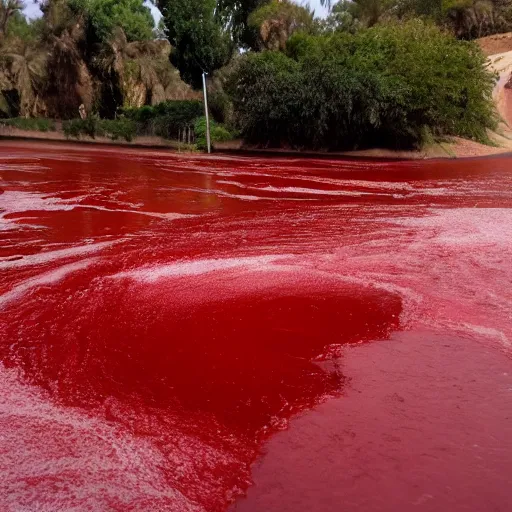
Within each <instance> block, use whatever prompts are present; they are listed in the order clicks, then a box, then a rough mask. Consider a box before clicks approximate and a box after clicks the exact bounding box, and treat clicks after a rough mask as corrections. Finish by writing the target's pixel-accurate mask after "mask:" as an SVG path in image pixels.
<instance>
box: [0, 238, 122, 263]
mask: <svg viewBox="0 0 512 512" xmlns="http://www.w3.org/2000/svg"><path fill="white" fill-rule="evenodd" d="M115 243H117V241H112V242H98V243H95V244H89V245H80V246H78V247H69V248H67V249H58V250H56V251H45V252H40V253H37V254H29V255H26V256H21V257H20V258H18V259H13V258H12V257H9V258H7V259H4V260H3V261H2V260H1V259H0V270H3V269H9V268H19V267H27V266H32V265H42V264H44V263H49V262H51V261H57V260H61V259H65V258H71V257H75V256H84V255H86V254H91V253H93V252H98V251H101V250H102V249H105V248H107V247H111V246H112V245H114V244H115Z"/></svg>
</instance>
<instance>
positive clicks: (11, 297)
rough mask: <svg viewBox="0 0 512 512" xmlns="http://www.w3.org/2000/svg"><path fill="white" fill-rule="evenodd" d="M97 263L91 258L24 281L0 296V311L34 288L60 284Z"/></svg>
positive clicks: (95, 259)
mask: <svg viewBox="0 0 512 512" xmlns="http://www.w3.org/2000/svg"><path fill="white" fill-rule="evenodd" d="M96 261H97V258H90V259H87V260H82V261H79V262H76V263H69V264H68V265H63V266H61V267H59V268H57V269H55V270H51V271H50V272H45V273H43V274H39V275H37V276H35V277H31V278H30V279H26V280H24V281H22V282H21V283H19V284H17V285H15V286H14V288H11V289H10V290H9V291H8V292H6V293H4V294H2V295H0V309H2V308H3V307H5V306H6V305H8V304H9V303H11V302H13V301H15V300H18V299H19V298H20V297H22V296H23V295H25V294H26V293H28V292H29V291H31V290H33V289H34V288H38V287H41V286H47V285H52V284H55V283H58V282H59V281H62V279H64V278H65V277H67V276H68V275H70V274H72V273H73V272H77V271H79V270H83V269H85V268H87V267H89V266H90V265H92V264H93V263H95V262H96Z"/></svg>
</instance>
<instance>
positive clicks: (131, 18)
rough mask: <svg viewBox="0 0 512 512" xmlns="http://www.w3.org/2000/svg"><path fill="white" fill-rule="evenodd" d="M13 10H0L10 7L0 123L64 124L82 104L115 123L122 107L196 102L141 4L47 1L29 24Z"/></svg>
mask: <svg viewBox="0 0 512 512" xmlns="http://www.w3.org/2000/svg"><path fill="white" fill-rule="evenodd" d="M14 4H15V2H12V0H1V4H0V5H2V6H4V7H5V6H7V5H10V6H11V8H9V9H10V10H9V13H10V14H9V16H8V20H7V22H6V24H5V31H4V32H3V34H1V33H0V36H1V37H0V115H2V116H3V117H15V116H18V115H20V116H22V117H29V116H33V117H41V116H48V117H59V118H63V119H68V118H72V117H77V116H78V109H79V107H80V105H84V107H85V111H86V113H88V114H91V113H99V114H100V115H101V116H102V117H114V116H115V113H116V111H117V109H118V108H119V107H123V106H124V107H130V106H132V107H139V106H142V105H144V104H156V103H160V102H162V101H165V100H170V99H186V98H193V97H195V96H196V94H195V93H194V92H193V91H192V90H191V89H190V87H189V86H187V85H186V84H185V83H183V82H182V81H181V79H180V77H179V73H178V71H177V70H176V69H175V68H174V67H173V66H172V65H171V63H170V62H169V55H170V53H171V47H170V45H169V43H168V41H165V40H153V38H152V30H153V24H154V22H153V18H152V16H151V13H150V11H149V9H148V8H147V7H146V6H145V5H144V1H143V0H116V1H114V0H112V1H111V0H107V1H104V0H101V1H100V0H46V1H45V2H42V3H41V9H42V11H43V16H42V18H41V19H39V20H36V21H34V22H30V23H29V22H27V20H26V19H25V18H24V17H23V16H22V15H21V14H20V9H21V7H22V4H21V2H17V3H16V6H17V7H16V9H14V7H15V5H14ZM5 8H6V7H5ZM5 8H3V9H4V10H3V11H1V12H4V14H5V13H6V12H7V11H6V10H5ZM1 12H0V14H1ZM0 18H1V16H0ZM134 39H136V40H134Z"/></svg>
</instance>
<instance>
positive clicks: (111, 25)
mask: <svg viewBox="0 0 512 512" xmlns="http://www.w3.org/2000/svg"><path fill="white" fill-rule="evenodd" d="M84 10H85V11H86V12H87V13H88V16H89V23H90V24H91V25H92V27H93V30H94V32H95V36H96V37H97V38H98V39H99V40H100V41H103V42H104V41H107V40H108V39H109V38H110V37H111V36H112V34H113V33H114V29H115V28H116V27H121V28H122V29H123V32H124V34H125V36H126V40H127V41H128V42H132V41H148V40H150V39H152V38H153V29H154V27H155V22H154V20H153V16H152V15H151V11H150V9H149V8H148V7H146V6H145V5H144V1H143V0H86V1H85V3H84Z"/></svg>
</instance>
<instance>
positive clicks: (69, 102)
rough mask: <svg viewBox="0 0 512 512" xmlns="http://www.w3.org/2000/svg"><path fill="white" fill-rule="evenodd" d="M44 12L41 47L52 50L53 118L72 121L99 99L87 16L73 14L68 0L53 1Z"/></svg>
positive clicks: (49, 97) (49, 94)
mask: <svg viewBox="0 0 512 512" xmlns="http://www.w3.org/2000/svg"><path fill="white" fill-rule="evenodd" d="M41 9H42V11H43V20H44V31H43V35H42V41H41V43H40V44H41V45H44V46H46V47H47V48H48V54H49V58H48V80H47V88H46V91H45V95H46V97H47V102H48V108H49V111H50V114H51V115H52V116H55V117H61V118H69V117H76V116H77V115H78V109H79V107H80V105H81V104H83V105H85V108H86V110H87V111H90V110H91V109H92V106H93V103H94V99H95V84H94V79H93V77H92V75H91V73H90V71H89V68H88V66H87V59H86V55H85V53H84V52H85V49H86V47H87V45H86V15H85V13H84V12H81V11H79V10H71V8H70V7H69V5H68V2H67V1H66V0H49V1H47V2H45V3H44V4H43V5H42V6H41Z"/></svg>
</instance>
